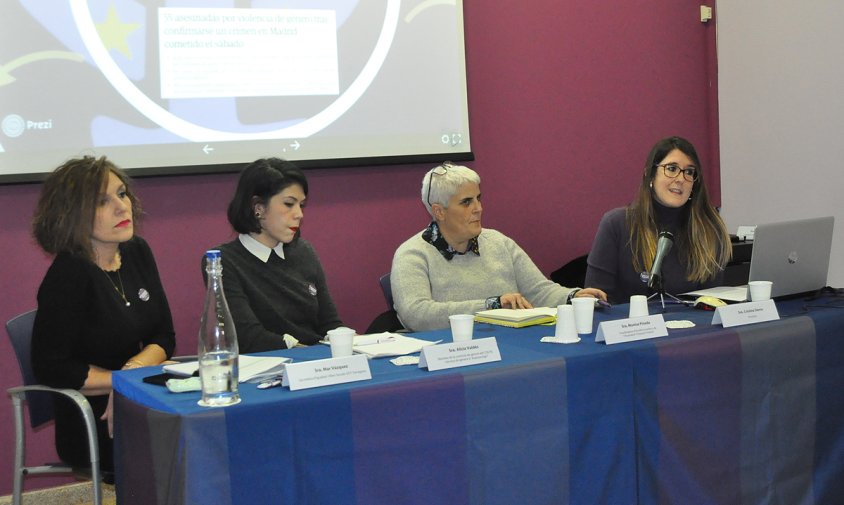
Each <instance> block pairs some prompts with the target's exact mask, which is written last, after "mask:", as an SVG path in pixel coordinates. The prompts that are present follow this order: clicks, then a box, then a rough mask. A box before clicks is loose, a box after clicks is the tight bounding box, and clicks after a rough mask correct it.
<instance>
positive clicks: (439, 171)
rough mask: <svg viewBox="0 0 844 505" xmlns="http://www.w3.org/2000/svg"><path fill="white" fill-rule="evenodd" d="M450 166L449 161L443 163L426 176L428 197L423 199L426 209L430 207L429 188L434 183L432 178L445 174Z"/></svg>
mask: <svg viewBox="0 0 844 505" xmlns="http://www.w3.org/2000/svg"><path fill="white" fill-rule="evenodd" d="M451 166H452V163H451V162H450V161H444V162H443V164H442V165H440V166H438V167H434V168H432V169H431V175H429V176H428V195H427V196H426V197H425V201H426V202H428V207H430V206H431V186H432V185H433V182H434V176H435V175H445V174H447V173H448V168H449V167H451Z"/></svg>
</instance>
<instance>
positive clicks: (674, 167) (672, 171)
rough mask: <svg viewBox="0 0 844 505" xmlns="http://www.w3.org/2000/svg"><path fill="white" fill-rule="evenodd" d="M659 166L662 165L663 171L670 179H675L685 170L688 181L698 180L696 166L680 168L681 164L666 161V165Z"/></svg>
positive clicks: (684, 174)
mask: <svg viewBox="0 0 844 505" xmlns="http://www.w3.org/2000/svg"><path fill="white" fill-rule="evenodd" d="M657 166H658V167H662V173H664V174H665V176H666V177H668V178H670V179H675V178H676V177H677V176H678V175H680V172H683V178H684V179H686V180H687V181H689V182H695V181H696V180H697V168H696V167H694V166H690V167H686V168H680V165H678V164H676V163H666V164H665V165H657Z"/></svg>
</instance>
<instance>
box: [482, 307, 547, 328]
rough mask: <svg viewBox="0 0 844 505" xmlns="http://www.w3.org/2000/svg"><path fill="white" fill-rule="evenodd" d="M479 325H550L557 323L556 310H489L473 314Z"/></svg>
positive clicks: (513, 326)
mask: <svg viewBox="0 0 844 505" xmlns="http://www.w3.org/2000/svg"><path fill="white" fill-rule="evenodd" d="M475 321H477V322H479V323H490V324H498V325H501V326H509V327H511V328H523V327H525V326H533V325H535V324H550V323H554V322H556V321H557V309H556V308H553V307H534V308H532V309H490V310H482V311H480V312H478V313H477V314H475Z"/></svg>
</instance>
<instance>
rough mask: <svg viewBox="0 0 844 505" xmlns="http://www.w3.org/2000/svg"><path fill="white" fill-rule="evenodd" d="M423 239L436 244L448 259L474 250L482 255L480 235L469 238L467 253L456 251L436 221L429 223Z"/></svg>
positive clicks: (438, 249)
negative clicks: (479, 242) (479, 241)
mask: <svg viewBox="0 0 844 505" xmlns="http://www.w3.org/2000/svg"><path fill="white" fill-rule="evenodd" d="M422 240H424V241H425V242H427V243H429V244H431V245H432V246H434V247H435V248H436V249H437V251H439V253H440V254H442V255H443V258H445V259H446V260H447V261H451V258H453V257H454V255H455V254H460V255H462V254H466V253H468V252H473V253H475V254H477V255H478V256H480V255H481V253H480V251H479V250H478V237H473V238H471V239H469V246H468V247H467V248H466V252H465V253H462V252H459V251H456V250H455V249H454V248H453V247H451V246H450V245H448V242H446V241H445V238H444V237H443V235H442V233H440V227H439V225H438V224H437V222H436V221H431V224H429V225H428V227H427V228H425V231H423V232H422Z"/></svg>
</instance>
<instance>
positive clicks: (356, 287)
mask: <svg viewBox="0 0 844 505" xmlns="http://www.w3.org/2000/svg"><path fill="white" fill-rule="evenodd" d="M464 3H465V6H464V17H465V26H466V53H467V67H468V75H469V105H470V121H471V129H472V131H471V134H472V138H471V141H472V147H473V150H474V152H475V156H476V161H474V162H473V163H469V165H471V166H472V167H473V168H475V170H477V171H478V172H479V173H480V174H481V177H482V184H481V187H482V190H483V194H484V221H483V224H484V226H486V227H489V228H496V229H498V230H501V231H503V232H504V233H506V234H508V235H510V236H512V237H513V238H514V239H516V240H517V241H518V242H519V243H520V244H521V245H522V247H523V248H524V249H525V250H526V251H527V252H528V254H530V255H531V256H532V257H533V259H534V261H535V262H536V263H537V265H538V266H539V267H540V269H541V270H542V271H544V272H546V274H547V273H550V272H551V271H553V270H554V269H556V268H558V267H559V266H561V265H562V264H563V263H565V262H566V261H568V260H570V259H571V258H574V257H576V256H578V255H581V254H584V253H586V252H588V250H589V247H590V245H591V242H592V238H593V236H594V231H595V228H596V226H597V224H598V221H599V219H600V217H601V215H602V214H603V213H604V212H605V211H606V210H608V209H610V208H612V207H616V206H620V205H623V204H625V203H627V202H628V201H629V200H630V198H631V197H632V195H633V194H634V191H635V189H636V184H637V181H638V178H639V173H640V170H641V169H642V164H643V162H644V159H645V156H646V155H647V152H648V151H649V149H650V147H651V145H652V144H653V143H654V142H655V141H656V140H657V139H659V138H661V137H663V136H667V135H671V134H678V135H682V136H685V137H687V138H689V139H690V140H691V141H692V142H693V143H694V144H695V145H696V147H697V148H698V151H699V153H700V155H701V157H702V161H703V163H704V166H705V172H706V177H707V180H708V182H709V184H710V187H711V189H713V190H714V191H713V195H714V196H715V200H716V201H720V192H719V184H718V181H719V172H718V159H717V145H718V139H717V133H718V127H717V90H716V89H715V88H714V86H715V83H716V81H717V80H716V77H717V76H716V63H715V42H714V41H715V38H714V37H715V32H714V30H715V26H714V21H712V22H710V24H709V25H705V24H702V23H701V22H700V20H699V5H700V4H699V2H692V1H686V0H682V1H677V0H634V1H630V2H611V1H594V2H593V1H571V0H530V1H525V0H509V1H508V0H482V1H481V0H474V1H472V0H466V1H465V2H464ZM431 36H432V37H433V36H436V34H431ZM256 157H257V156H256ZM115 161H117V162H118V163H119V160H115ZM428 168H430V167H429V166H427V165H425V166H397V167H365V168H349V169H333V170H316V171H310V172H308V178H309V183H310V197H309V206H308V208H307V210H306V217H305V222H304V226H303V235H304V236H305V237H306V238H307V239H308V240H310V241H311V242H312V243H313V244H314V245H315V247H316V249H317V251H318V253H319V255H320V257H321V260H322V264H323V266H324V267H325V270H326V272H327V275H328V282H329V286H330V288H331V293H332V295H333V297H334V300H335V302H336V303H337V306H338V308H339V311H340V315H341V317H342V318H343V319H344V321H345V322H346V323H347V324H348V325H350V326H351V327H353V328H356V329H358V330H360V331H362V330H363V329H365V328H366V326H367V324H368V323H369V322H370V320H371V319H372V318H373V317H374V316H375V315H376V314H377V313H379V312H381V311H382V310H384V309H385V303H384V300H383V298H382V296H381V292H380V290H379V288H378V282H377V279H378V277H379V275H380V274H382V273H384V272H387V271H388V270H389V269H390V263H391V260H392V255H393V252H394V250H395V248H396V247H397V246H398V245H399V244H400V243H401V242H402V241H403V240H405V239H406V238H407V237H409V236H410V235H411V234H413V233H415V232H416V231H418V230H420V229H421V228H422V227H423V226H425V225H426V224H427V214H426V213H425V210H424V208H423V206H422V204H421V202H420V199H419V187H420V183H421V179H422V175H423V174H424V173H425V171H426V170H427V169H428ZM235 180H236V176H235V175H233V174H229V175H211V176H181V177H166V178H149V179H140V180H138V181H137V183H138V184H137V186H138V188H137V189H138V193H139V195H140V197H141V198H142V199H143V203H144V206H145V208H146V211H147V214H148V215H147V216H146V221H145V223H144V226H143V229H142V235H143V236H144V237H146V238H147V240H148V241H149V242H150V244H151V246H152V248H153V251H154V252H155V255H156V258H157V261H158V264H159V269H160V270H161V276H162V280H163V282H164V287H165V288H166V290H167V293H168V296H169V298H170V304H171V307H172V310H173V315H174V319H175V324H176V330H177V338H178V349H177V351H178V352H180V353H190V354H192V353H193V352H194V347H195V335H196V331H197V328H198V319H199V313H200V310H201V304H202V297H203V287H202V280H201V277H200V269H199V259H200V256H201V254H202V252H203V251H204V250H205V249H207V248H208V247H210V246H213V245H216V244H218V243H220V242H222V241H225V240H229V239H230V237H231V234H230V231H229V228H228V225H227V222H226V217H225V207H226V205H227V203H228V199H229V197H230V194H231V193H232V191H233V188H234V184H235ZM38 190H39V187H38V186H37V185H16V186H0V225H2V236H0V258H2V262H0V280H2V286H3V288H2V290H0V320H2V321H6V320H8V319H9V318H11V317H12V316H13V315H15V314H17V313H19V312H23V311H25V310H28V309H30V308H33V307H34V306H35V293H36V290H37V287H38V284H39V283H40V281H41V277H42V276H43V274H44V272H45V270H46V268H47V266H48V264H49V260H48V258H46V257H45V256H44V255H43V254H42V253H41V252H40V250H39V249H38V248H37V247H36V246H35V245H34V243H33V242H32V240H31V238H30V235H29V221H30V218H31V215H32V209H33V207H34V205H35V200H36V198H37V194H38ZM505 359H506V358H505ZM0 370H2V371H0V389H3V390H5V389H6V388H8V387H11V386H14V385H17V384H18V383H19V380H20V378H19V375H18V369H17V364H16V363H15V361H14V358H13V355H12V351H11V347H10V345H9V344H8V340H7V339H6V338H5V337H3V338H0ZM12 426H13V422H12V419H11V408H10V407H4V408H0V432H2V433H3V435H0V448H2V449H0V451H2V454H0V495H3V494H8V493H9V492H11V478H10V475H11V458H12V456H11V450H12V449H11V448H12V446H13V445H12V444H13V434H12V433H13V430H12ZM30 450H31V451H35V453H36V456H35V457H33V458H32V459H31V461H32V462H38V461H39V460H53V459H54V458H55V455H54V452H53V448H52V429H48V430H42V431H40V432H39V433H36V434H35V436H34V437H33V438H32V440H31V442H30ZM33 481H35V484H34V485H32V484H30V486H28V487H29V488H32V487H43V486H45V485H48V484H49V485H52V484H55V483H56V482H57V481H56V480H48V479H42V480H40V481H39V480H38V479H30V482H33Z"/></svg>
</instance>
